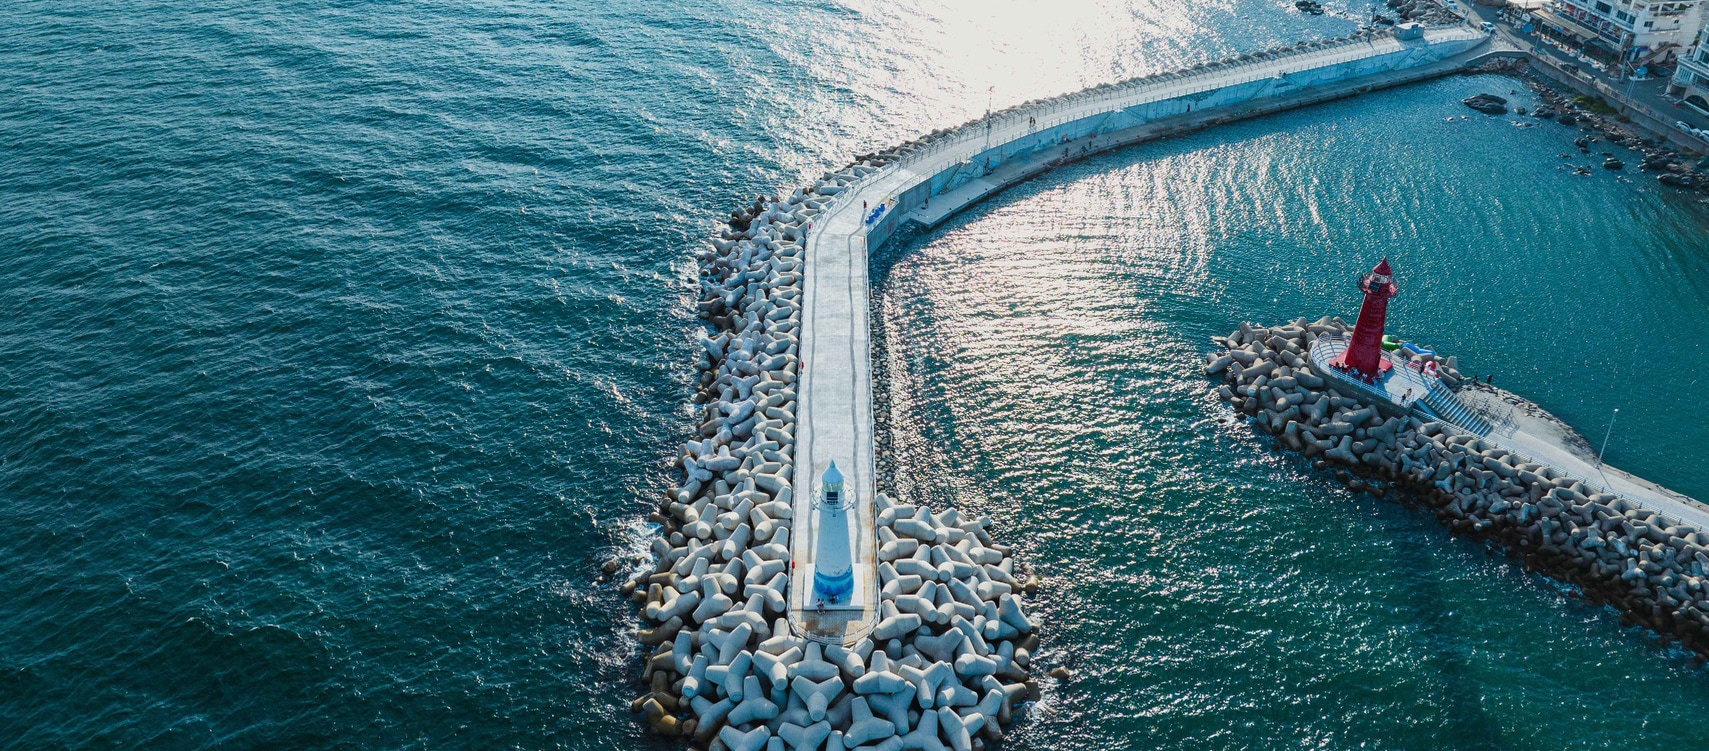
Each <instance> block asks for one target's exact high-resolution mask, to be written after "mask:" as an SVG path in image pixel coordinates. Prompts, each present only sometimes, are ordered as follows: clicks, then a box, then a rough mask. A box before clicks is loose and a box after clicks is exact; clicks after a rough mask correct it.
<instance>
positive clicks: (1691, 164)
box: [1464, 58, 1709, 191]
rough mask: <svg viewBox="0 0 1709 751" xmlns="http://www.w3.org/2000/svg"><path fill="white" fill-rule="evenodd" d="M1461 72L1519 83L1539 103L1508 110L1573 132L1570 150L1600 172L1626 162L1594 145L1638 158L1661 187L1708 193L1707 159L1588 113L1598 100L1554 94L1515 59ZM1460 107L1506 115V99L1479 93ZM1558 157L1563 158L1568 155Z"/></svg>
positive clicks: (1614, 119)
mask: <svg viewBox="0 0 1709 751" xmlns="http://www.w3.org/2000/svg"><path fill="white" fill-rule="evenodd" d="M1467 74H1468V75H1478V74H1497V75H1505V76H1509V77H1512V78H1514V79H1516V80H1518V81H1521V82H1523V83H1524V84H1525V86H1526V87H1527V88H1529V89H1530V90H1531V91H1532V93H1534V94H1535V95H1536V96H1537V98H1538V99H1539V100H1541V105H1540V106H1538V107H1537V108H1536V109H1534V110H1530V111H1526V110H1525V109H1524V108H1516V109H1515V110H1514V112H1515V113H1516V114H1519V115H1524V116H1527V117H1530V118H1533V119H1534V120H1538V121H1546V120H1553V121H1555V122H1557V123H1559V124H1561V125H1565V126H1568V127H1572V128H1577V129H1578V131H1579V133H1580V135H1579V136H1578V137H1577V138H1576V139H1574V141H1573V146H1574V147H1575V148H1577V149H1578V151H1579V155H1580V156H1588V157H1590V158H1591V159H1592V160H1595V161H1600V167H1601V168H1604V169H1608V170H1624V169H1625V168H1626V163H1625V162H1623V161H1621V160H1620V159H1618V158H1617V157H1616V156H1615V155H1614V153H1613V152H1610V151H1604V150H1601V149H1596V148H1594V147H1595V146H1596V144H1598V143H1607V144H1612V145H1615V146H1620V147H1624V148H1626V149H1629V150H1631V151H1635V152H1637V153H1638V154H1640V155H1641V157H1642V158H1641V160H1640V161H1639V164H1638V170H1639V171H1641V172H1648V173H1654V174H1655V175H1656V179H1657V181H1658V182H1660V183H1662V184H1663V185H1670V186H1673V187H1676V188H1687V189H1694V190H1700V191H1709V158H1705V157H1703V156H1702V155H1692V154H1688V153H1686V152H1684V151H1682V150H1680V149H1678V148H1675V147H1674V146H1673V145H1672V144H1671V143H1669V142H1668V141H1667V140H1666V139H1663V138H1658V137H1653V136H1644V135H1640V134H1639V128H1638V126H1635V125H1633V124H1631V123H1629V122H1621V121H1620V119H1619V116H1618V115H1609V114H1603V113H1598V112H1595V111H1593V109H1594V108H1597V107H1598V101H1599V100H1598V98H1593V97H1586V96H1583V95H1578V94H1569V93H1565V92H1562V91H1560V90H1559V89H1557V88H1556V87H1555V86H1554V85H1553V84H1551V83H1549V82H1548V81H1546V80H1545V79H1544V78H1543V77H1542V76H1540V75H1538V74H1537V72H1536V71H1535V70H1533V69H1532V67H1531V64H1530V62H1529V61H1526V60H1519V59H1515V58H1502V59H1497V60H1492V61H1490V62H1488V63H1485V64H1484V65H1481V66H1479V67H1477V68H1475V69H1473V70H1470V71H1467ZM1464 103H1465V104H1466V106H1468V107H1470V108H1472V109H1475V110H1478V111H1480V112H1483V113H1484V114H1489V115H1500V114H1505V113H1506V112H1507V108H1506V106H1505V105H1506V100H1505V99H1502V98H1501V97H1499V96H1495V95H1493V94H1479V95H1477V96H1474V97H1470V98H1468V99H1467V100H1465V101H1464ZM1561 156H1562V157H1563V158H1565V157H1570V156H1571V155H1570V154H1562V155H1561ZM1592 166H1595V165H1592ZM1592 166H1582V167H1578V168H1577V170H1576V171H1577V173H1578V174H1586V175H1588V174H1591V173H1592V172H1593V170H1592Z"/></svg>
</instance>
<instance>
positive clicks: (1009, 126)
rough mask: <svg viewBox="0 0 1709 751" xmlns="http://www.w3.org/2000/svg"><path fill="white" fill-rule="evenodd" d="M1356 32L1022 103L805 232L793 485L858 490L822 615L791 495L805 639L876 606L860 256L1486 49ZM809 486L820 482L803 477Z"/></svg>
mask: <svg viewBox="0 0 1709 751" xmlns="http://www.w3.org/2000/svg"><path fill="white" fill-rule="evenodd" d="M1420 31H1422V33H1421V34H1420V35H1419V36H1418V37H1417V38H1414V39H1407V40H1402V39H1399V38H1396V35H1395V34H1394V33H1393V32H1370V33H1361V34H1358V35H1354V36H1352V37H1348V38H1345V39H1340V40H1330V41H1329V42H1324V43H1309V44H1308V43H1302V44H1301V45H1297V46H1295V47H1291V48H1284V49H1282V50H1272V51H1267V52H1261V53H1256V54H1253V55H1243V56H1241V57H1239V58H1234V59H1230V60H1225V61H1220V62H1217V63H1210V64H1207V65H1202V66H1199V67H1196V68H1193V69H1189V70H1186V71H1180V72H1174V73H1165V74H1161V75H1156V76H1149V77H1146V78H1141V79H1135V80H1132V81H1127V82H1122V83H1117V84H1110V85H1106V86H1100V87H1095V88H1092V89H1087V90H1085V91H1081V92H1078V93H1074V94H1068V95H1065V96H1061V97H1056V98H1053V99H1050V100H1046V101H1042V102H1035V103H1030V104H1028V105H1026V106H1022V107H1017V108H1012V109H1010V110H1006V111H1004V112H1000V113H997V114H995V115H993V116H992V117H991V118H990V119H988V120H981V121H977V122H974V123H969V124H967V125H964V126H962V127H960V128H957V129H954V130H951V131H948V132H945V133H939V134H935V135H934V136H930V137H928V138H927V139H923V140H922V141H921V142H918V143H916V144H914V145H912V147H911V148H908V150H907V151H906V152H905V155H904V156H903V157H902V158H901V159H898V160H896V161H895V162H893V163H891V164H889V165H886V166H885V167H884V168H883V169H879V170H877V171H875V172H874V173H873V174H870V175H867V176H865V177H864V178H863V179H861V180H860V181H859V182H857V183H855V184H854V185H852V186H851V187H849V188H848V189H846V190H844V191H842V192H841V193H839V194H838V195H837V196H836V200H835V202H834V203H833V204H831V205H830V206H828V207H826V209H825V211H824V212H823V213H821V214H820V215H818V216H817V217H814V220H813V222H812V226H811V228H810V229H809V231H808V236H807V245H806V270H805V279H804V294H803V298H804V302H803V308H802V317H801V367H802V372H801V383H800V389H799V393H800V397H799V398H800V405H801V406H800V415H799V417H798V421H797V426H796V433H795V435H796V444H795V467H796V477H798V478H818V477H819V476H820V475H821V474H822V473H824V471H825V470H826V469H827V468H828V467H829V466H830V464H831V462H833V461H834V462H836V463H837V466H838V467H841V468H843V469H844V475H845V476H846V480H847V487H848V492H849V493H851V494H852V495H853V499H854V507H853V510H852V512H851V515H850V522H851V524H850V528H851V534H852V535H853V538H854V539H853V541H852V544H853V547H852V550H853V551H854V555H855V578H856V584H855V592H854V596H853V597H852V598H851V599H850V601H849V602H847V603H844V604H842V605H837V606H829V605H828V606H827V607H826V608H824V609H823V610H821V609H820V608H819V607H817V603H814V602H810V600H811V599H812V598H811V596H810V593H811V591H812V589H813V587H812V582H813V579H812V575H813V574H812V572H813V563H814V561H813V555H814V550H815V543H814V539H815V534H816V530H814V529H813V528H812V527H811V526H810V525H811V523H812V522H811V520H812V519H814V514H812V513H811V511H812V503H813V499H814V498H816V497H818V490H817V486H816V484H815V486H814V487H812V488H803V492H801V493H799V494H798V495H796V496H795V499H794V503H795V519H796V523H797V524H798V525H800V527H801V528H800V529H797V530H796V532H795V537H794V538H793V541H792V549H791V560H792V563H793V566H792V569H793V570H792V574H791V579H790V597H789V603H790V623H791V624H792V625H794V626H795V627H796V628H797V629H798V630H799V631H800V633H801V634H802V635H803V636H806V637H808V638H810V639H814V640H816V641H823V642H826V643H834V642H842V643H853V642H854V641H857V640H858V639H860V638H861V637H862V636H864V635H865V634H866V633H867V632H869V631H870V630H871V629H872V627H873V625H874V624H875V619H876V617H877V613H878V597H877V591H878V587H877V586H876V584H877V582H876V580H875V579H874V576H875V563H876V560H877V559H876V557H875V555H876V548H877V543H876V540H875V538H874V534H873V530H874V524H873V499H874V498H875V495H876V493H877V489H876V469H875V463H874V456H873V422H872V371H871V364H870V361H869V353H870V351H871V342H870V339H869V322H868V320H867V311H868V294H867V278H866V274H867V254H868V251H869V250H870V249H872V248H874V247H877V246H879V245H881V244H883V243H884V241H885V240H887V239H888V238H889V237H890V235H891V234H892V233H893V232H894V231H895V230H896V229H898V228H899V227H900V226H902V224H903V223H904V222H909V221H911V222H915V223H917V224H920V225H923V226H926V227H932V226H936V225H937V224H938V223H940V222H942V221H943V220H944V219H946V218H948V217H949V216H950V215H951V214H954V213H955V212H957V211H960V210H961V209H963V208H966V207H967V206H969V205H971V204H973V203H975V202H977V201H979V200H982V199H984V198H985V197H987V196H990V195H992V194H993V193H996V192H998V191H1000V190H1002V189H1003V188H1005V187H1008V186H1009V185H1012V184H1014V183H1016V182H1020V181H1022V180H1025V179H1027V178H1029V177H1032V176H1033V175H1036V174H1038V173H1040V172H1043V171H1045V170H1047V169H1050V168H1051V167H1053V166H1056V165H1058V164H1062V163H1064V162H1065V161H1071V160H1074V159H1078V158H1081V157H1084V156H1086V155H1088V154H1093V153H1097V152H1100V151H1105V150H1108V149H1112V148H1118V147H1121V146H1126V145H1130V144H1134V143H1140V142H1143V141H1147V140H1151V139H1154V138H1159V137H1164V136H1168V135H1171V134H1174V133H1179V132H1184V131H1186V130H1191V129H1194V128H1198V127H1203V126H1206V125H1212V124H1216V123H1220V122H1227V121H1230V120H1237V119H1241V118H1245V117H1253V116H1257V115H1262V114H1267V113H1270V112H1275V111H1280V110H1285V109H1290V108H1294V107H1300V106H1305V105H1308V104H1313V103H1316V102H1320V101H1327V100H1329V99H1335V98H1339V97H1344V96H1349V95H1352V94H1357V93H1361V92H1364V91H1369V90H1371V89H1373V88H1382V87H1387V86H1393V85H1397V84H1400V83H1406V82H1409V81H1414V80H1420V79H1422V78H1429V77H1433V76H1440V75H1444V74H1446V73H1450V72H1453V71H1455V70H1458V69H1459V68H1460V67H1461V66H1462V65H1464V64H1465V62H1466V60H1467V59H1468V58H1470V57H1471V56H1472V55H1473V54H1476V50H1477V49H1478V48H1479V47H1480V46H1481V45H1483V44H1484V43H1485V42H1486V41H1487V40H1488V38H1489V37H1488V35H1487V34H1485V33H1483V32H1481V31H1478V30H1475V29H1472V28H1470V27H1467V26H1449V27H1444V28H1437V29H1427V30H1420ZM814 482H815V483H816V482H817V481H816V480H814Z"/></svg>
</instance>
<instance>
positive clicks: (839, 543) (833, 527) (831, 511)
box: [813, 462, 854, 605]
mask: <svg viewBox="0 0 1709 751" xmlns="http://www.w3.org/2000/svg"><path fill="white" fill-rule="evenodd" d="M814 505H815V506H816V512H817V513H818V515H819V520H818V521H819V523H818V524H817V525H815V532H816V536H817V539H816V540H815V545H816V550H815V551H814V556H813V598H814V599H815V600H818V601H819V602H820V603H822V604H829V605H834V604H838V603H845V602H847V601H848V599H849V594H850V593H851V592H853V591H854V556H853V555H851V554H850V552H849V511H850V509H852V508H853V507H854V499H852V498H849V497H848V494H847V493H845V492H844V491H843V473H841V472H838V471H837V463H836V462H831V467H830V469H827V470H825V475H824V477H822V478H821V487H820V489H819V497H818V498H817V499H816V500H815V502H814Z"/></svg>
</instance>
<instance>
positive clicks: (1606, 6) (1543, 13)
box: [1534, 0, 1704, 68]
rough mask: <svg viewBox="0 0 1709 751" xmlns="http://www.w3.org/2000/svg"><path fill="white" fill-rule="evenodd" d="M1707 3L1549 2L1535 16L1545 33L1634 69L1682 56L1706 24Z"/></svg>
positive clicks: (1681, 0)
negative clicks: (1705, 8) (1704, 17)
mask: <svg viewBox="0 0 1709 751" xmlns="http://www.w3.org/2000/svg"><path fill="white" fill-rule="evenodd" d="M1703 10H1704V9H1703V0H1667V1H1665V2H1654V1H1652V0H1550V2H1549V3H1548V4H1547V5H1545V6H1544V7H1542V8H1539V9H1537V10H1536V11H1534V14H1535V16H1536V19H1537V23H1538V27H1539V29H1540V30H1542V31H1544V32H1545V33H1552V34H1554V35H1557V36H1561V37H1566V38H1568V39H1570V40H1572V41H1574V42H1576V43H1578V44H1579V45H1581V46H1582V47H1583V49H1584V51H1585V54H1587V55H1590V56H1591V57H1594V58H1600V59H1603V60H1604V61H1606V62H1610V63H1613V62H1619V63H1623V64H1625V65H1627V66H1628V67H1629V68H1637V67H1639V66H1643V65H1651V64H1656V63H1666V62H1670V61H1672V60H1673V59H1675V58H1676V57H1679V56H1681V55H1682V54H1683V53H1684V51H1685V49H1686V48H1687V47H1689V46H1690V45H1691V41H1692V39H1694V38H1695V37H1696V36H1697V30H1698V28H1699V27H1700V26H1701V25H1702V22H1703Z"/></svg>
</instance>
